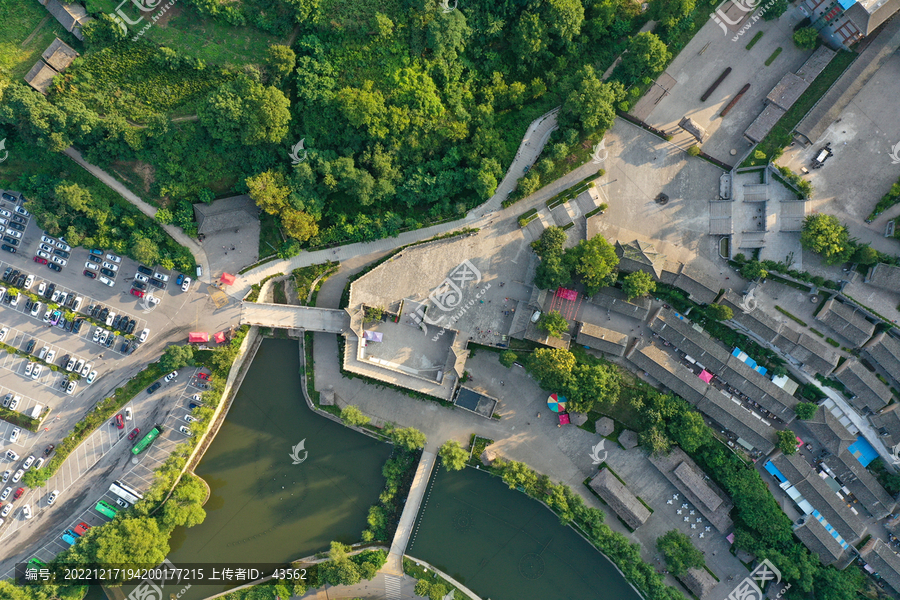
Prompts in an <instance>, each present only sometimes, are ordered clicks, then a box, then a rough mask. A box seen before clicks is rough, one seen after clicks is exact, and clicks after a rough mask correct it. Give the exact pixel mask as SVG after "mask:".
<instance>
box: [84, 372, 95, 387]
mask: <svg viewBox="0 0 900 600" xmlns="http://www.w3.org/2000/svg"><path fill="white" fill-rule="evenodd" d="M96 378H97V371H91V372H90V373H88V376H87V379H85V381H87V383H88V385H90V384H92V383H94V380H95V379H96Z"/></svg>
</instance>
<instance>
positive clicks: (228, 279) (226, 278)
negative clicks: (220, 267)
mask: <svg viewBox="0 0 900 600" xmlns="http://www.w3.org/2000/svg"><path fill="white" fill-rule="evenodd" d="M219 279H221V280H222V283H224V284H225V285H234V275H232V274H231V273H222V276H221V277H219Z"/></svg>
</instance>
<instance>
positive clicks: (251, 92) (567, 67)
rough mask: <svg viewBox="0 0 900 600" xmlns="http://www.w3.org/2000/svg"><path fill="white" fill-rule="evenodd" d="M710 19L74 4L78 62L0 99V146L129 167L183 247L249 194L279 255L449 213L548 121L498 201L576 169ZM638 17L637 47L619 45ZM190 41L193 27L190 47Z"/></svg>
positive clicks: (572, 3)
mask: <svg viewBox="0 0 900 600" xmlns="http://www.w3.org/2000/svg"><path fill="white" fill-rule="evenodd" d="M710 6H711V4H710V3H709V1H708V0H703V1H702V2H695V1H694V0H672V1H667V2H662V1H659V0H658V1H656V2H652V3H650V5H649V8H648V10H645V11H642V10H641V4H640V3H636V2H633V1H631V0H548V1H537V0H530V1H522V0H506V1H501V2H492V1H487V0H475V1H473V2H467V3H464V4H460V5H458V7H456V8H454V9H451V10H446V9H445V8H444V7H443V6H442V5H441V4H439V3H438V2H437V1H436V0H379V1H377V2H370V3H359V2H349V1H347V0H245V1H243V2H237V3H226V2H219V1H217V0H183V2H181V3H178V4H177V5H176V9H174V10H173V12H172V14H170V15H167V18H166V19H163V20H161V21H160V22H159V23H154V24H153V26H152V27H150V28H149V29H148V30H147V34H146V35H143V33H142V34H141V35H140V36H138V35H135V33H136V31H137V29H136V28H132V29H131V30H129V31H123V30H122V28H120V27H119V26H118V25H117V24H116V22H115V21H114V20H113V18H112V17H110V15H109V14H108V12H105V11H110V9H111V8H114V6H113V5H112V4H110V3H109V2H108V1H107V0H92V1H91V2H88V4H87V8H88V10H89V12H92V13H93V16H94V17H95V20H94V21H93V22H92V23H90V24H88V25H87V26H86V27H85V29H84V34H85V40H84V43H83V44H76V49H77V50H78V51H79V52H80V53H81V56H80V57H79V58H77V59H76V60H75V62H74V63H73V64H72V66H71V67H69V68H68V69H67V70H66V71H65V73H63V74H61V75H59V76H57V77H56V78H55V79H54V82H53V84H52V87H51V89H50V90H49V92H48V94H47V95H46V97H45V96H42V95H41V94H37V93H35V92H34V90H32V89H30V88H29V87H28V86H27V85H26V84H24V83H23V82H22V81H20V80H19V81H17V80H12V81H10V80H7V81H6V82H5V83H4V84H3V85H4V87H3V90H2V93H3V100H2V104H0V128H2V129H3V131H2V132H0V133H3V134H6V135H8V136H9V137H10V142H11V146H12V147H14V148H20V149H21V150H22V152H23V154H24V153H29V154H32V155H34V154H38V155H40V154H41V153H43V154H49V153H58V152H61V151H62V150H63V149H65V148H66V147H68V146H70V145H74V146H75V147H76V148H77V149H79V150H80V151H81V152H82V153H83V154H84V156H85V158H86V159H87V160H89V161H90V162H92V163H94V164H97V165H99V166H101V167H103V168H113V167H114V168H115V170H116V171H117V172H119V173H124V172H126V171H130V173H131V175H132V177H131V178H130V179H131V183H132V187H136V188H140V189H137V190H135V191H137V192H138V193H139V195H141V196H142V197H144V198H146V199H147V200H149V201H151V202H154V203H156V204H157V205H158V206H160V207H161V208H163V209H164V210H163V211H161V213H160V214H159V215H158V219H159V220H160V221H161V222H170V223H174V224H176V225H179V226H180V227H182V228H184V229H185V230H186V231H187V232H188V233H195V230H194V227H195V226H194V224H193V211H192V210H191V205H192V204H193V203H195V202H210V201H212V200H213V199H214V198H217V197H224V196H228V195H233V194H238V193H249V194H250V195H251V196H252V197H253V199H254V200H255V201H256V202H257V205H258V206H259V207H260V209H261V210H262V211H265V212H266V213H269V214H270V215H273V216H274V218H275V221H276V223H277V225H278V227H279V228H280V229H281V231H282V232H283V233H284V234H285V235H286V236H287V237H286V239H287V241H286V242H285V243H284V246H283V247H282V248H280V251H279V254H281V255H283V256H289V255H293V254H296V253H297V252H299V251H300V250H301V249H303V248H307V247H318V246H323V245H334V244H338V243H347V242H354V241H362V240H371V239H377V238H380V237H386V236H393V235H396V234H397V233H398V232H399V231H401V230H405V229H413V228H417V227H421V226H424V225H426V224H430V223H434V222H438V221H441V220H444V219H451V218H458V217H459V216H461V215H463V214H464V213H465V212H466V211H467V210H469V209H471V208H472V207H474V206H477V205H478V204H480V203H482V202H484V201H485V200H486V199H488V198H490V196H491V195H492V194H493V192H494V190H495V189H496V186H497V184H498V182H499V181H500V180H501V179H502V177H503V175H504V173H505V170H506V168H507V166H508V165H509V164H510V162H511V161H512V159H513V157H514V155H515V152H516V149H517V147H518V144H519V142H520V140H521V137H522V135H523V133H524V131H525V129H526V128H527V126H528V123H530V122H531V121H532V120H533V119H535V118H537V117H538V116H540V115H541V114H544V113H546V112H547V111H549V110H551V109H552V108H554V107H556V106H561V107H562V108H561V111H560V114H559V125H560V127H559V129H558V130H557V131H556V132H555V133H554V134H553V136H552V138H551V140H550V142H549V143H548V145H547V147H546V148H545V150H544V153H543V155H542V158H541V159H540V160H539V161H538V163H537V164H536V165H535V168H534V169H532V170H531V172H530V173H528V175H527V176H525V177H523V178H522V179H521V180H520V182H519V190H518V191H517V192H516V194H517V195H518V196H524V195H527V194H529V193H531V192H533V191H535V190H537V189H539V188H540V187H541V186H542V185H543V184H545V183H547V182H549V181H552V180H553V179H554V178H555V177H558V176H559V175H560V174H562V173H563V172H565V171H567V170H569V169H571V168H573V167H574V166H577V165H578V164H580V162H581V161H583V160H584V157H585V156H586V152H587V150H589V148H590V145H591V144H592V143H594V142H595V141H597V140H599V139H600V138H601V137H602V135H603V132H604V131H605V130H606V129H608V128H609V127H610V126H611V125H612V123H613V121H614V118H615V115H616V111H617V110H628V108H629V107H630V106H631V105H632V104H633V103H634V102H635V101H636V100H637V99H638V98H639V97H640V96H641V95H642V94H643V92H644V91H645V90H646V88H647V86H648V85H650V84H651V83H652V77H653V76H654V75H656V74H657V73H659V72H661V71H662V69H663V68H664V67H665V65H666V64H667V63H668V62H669V61H670V60H671V58H672V56H673V55H674V54H676V53H677V52H678V50H680V48H681V47H682V46H683V44H684V43H686V41H687V40H688V39H689V38H690V35H692V34H693V32H694V31H695V30H696V29H697V28H699V26H700V25H702V24H703V23H704V22H705V20H706V18H707V14H708V12H709V7H710ZM448 7H449V4H448ZM651 19H653V20H654V21H655V22H656V24H655V26H654V27H653V31H654V32H653V33H650V32H644V33H638V31H639V30H640V29H641V28H642V27H643V26H644V25H645V24H646V23H647V22H648V20H651ZM198 28H200V29H204V30H206V29H208V30H209V31H210V32H211V33H210V35H211V36H212V37H211V40H210V41H209V42H208V45H207V46H205V47H201V46H199V45H198V43H197V33H198ZM228 28H232V29H234V32H235V43H236V44H237V45H238V46H240V47H242V48H246V57H245V62H243V63H242V64H241V63H239V62H236V60H235V55H234V54H233V53H230V52H226V51H225V50H224V48H226V47H227V36H226V37H225V38H224V41H223V40H219V39H213V38H215V36H216V35H218V33H217V32H223V31H227V30H228ZM141 31H143V30H141ZM253 37H256V38H257V39H256V40H252V39H251V38H253ZM275 42H278V43H275ZM73 43H75V42H73ZM216 44H219V46H215V45H216ZM215 47H221V48H223V51H222V52H221V53H216V52H215V51H213V50H214V49H215ZM626 50H627V52H626V53H625V54H624V56H623V60H622V61H621V62H620V63H619V64H618V65H617V67H616V69H615V70H614V72H613V73H612V75H611V77H609V78H608V79H607V80H606V81H605V82H604V81H601V76H602V74H603V73H604V71H605V70H606V69H607V68H608V67H609V66H610V65H612V64H613V62H614V61H615V59H616V57H617V56H618V55H620V54H622V53H623V52H624V51H626ZM217 58H220V60H219V61H217ZM301 140H302V142H303V143H302V146H300V150H297V148H298V146H297V144H298V143H299V142H301ZM292 151H293V152H295V153H296V154H295V156H298V155H299V156H298V157H299V158H300V160H299V161H298V160H292V158H291V153H292ZM293 163H296V164H293ZM135 173H141V177H135V176H134V174H135ZM68 183H69V182H68V181H66V180H65V179H61V178H57V180H56V181H53V180H52V178H51V181H42V182H35V181H33V177H26V176H24V174H23V176H22V177H20V181H19V182H18V185H19V187H20V188H21V190H22V191H23V192H25V193H26V195H28V194H30V195H31V196H35V197H38V196H43V197H47V198H49V194H50V191H51V190H52V189H55V188H56V187H57V186H58V185H60V184H63V185H65V184H68ZM38 184H40V185H38ZM89 212H90V211H83V212H82V216H83V217H84V218H87V219H90V218H91V217H90V215H88V214H87V213H89ZM95 212H96V211H95ZM37 214H38V215H39V218H41V215H43V214H45V211H43V210H41V209H38V213H37ZM68 224H69V223H68V222H62V223H60V227H61V228H62V229H63V230H65V229H66V227H67V226H68ZM126 227H127V226H126Z"/></svg>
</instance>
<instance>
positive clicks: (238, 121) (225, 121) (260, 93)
mask: <svg viewBox="0 0 900 600" xmlns="http://www.w3.org/2000/svg"><path fill="white" fill-rule="evenodd" d="M289 108H290V101H289V100H288V99H287V98H286V97H285V95H284V94H283V93H282V92H281V90H279V89H278V88H275V87H271V86H269V87H266V86H264V85H262V84H261V83H259V82H257V81H254V80H253V79H251V78H249V77H246V76H241V77H237V78H235V79H233V80H231V81H229V82H227V83H224V84H222V85H221V86H220V87H219V88H218V89H216V90H215V91H213V92H212V93H211V94H210V95H209V96H208V97H207V99H206V101H205V102H203V103H201V104H200V106H199V107H198V109H197V115H198V117H199V118H200V123H202V124H203V126H204V127H206V129H207V130H208V131H209V134H210V135H211V136H212V137H214V138H216V139H218V140H222V141H223V142H224V143H226V144H229V145H232V146H237V145H238V144H243V145H245V146H253V145H257V144H263V143H272V144H277V143H278V142H280V141H281V140H282V139H284V136H285V135H287V132H288V123H289V122H290V120H291V113H290V111H289Z"/></svg>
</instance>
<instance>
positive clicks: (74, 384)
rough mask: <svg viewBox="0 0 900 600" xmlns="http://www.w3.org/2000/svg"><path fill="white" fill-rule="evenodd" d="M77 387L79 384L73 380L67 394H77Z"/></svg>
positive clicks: (68, 386)
mask: <svg viewBox="0 0 900 600" xmlns="http://www.w3.org/2000/svg"><path fill="white" fill-rule="evenodd" d="M77 387H78V382H77V381H75V380H74V379H73V380H72V381H70V382H69V385H67V386H66V393H67V394H68V395H70V396H71V395H72V394H74V393H75V388H77Z"/></svg>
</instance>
